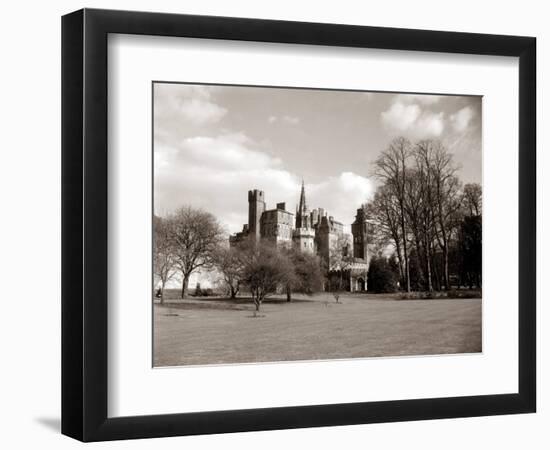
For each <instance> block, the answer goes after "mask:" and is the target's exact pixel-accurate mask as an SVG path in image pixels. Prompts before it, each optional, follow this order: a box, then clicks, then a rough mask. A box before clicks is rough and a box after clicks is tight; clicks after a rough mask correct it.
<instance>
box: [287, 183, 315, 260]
mask: <svg viewBox="0 0 550 450" xmlns="http://www.w3.org/2000/svg"><path fill="white" fill-rule="evenodd" d="M292 241H293V243H294V246H295V247H296V248H297V249H299V250H300V251H302V252H306V253H314V252H315V230H314V229H313V228H312V227H311V217H310V215H309V212H308V210H307V204H306V189H305V186H304V180H302V191H301V192H300V204H299V206H298V208H297V211H296V229H295V230H294V233H293V236H292Z"/></svg>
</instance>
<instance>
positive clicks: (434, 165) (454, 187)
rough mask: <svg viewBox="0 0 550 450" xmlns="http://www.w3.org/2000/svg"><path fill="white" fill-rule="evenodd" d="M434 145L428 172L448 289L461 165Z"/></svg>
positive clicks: (459, 201) (459, 205) (437, 234)
mask: <svg viewBox="0 0 550 450" xmlns="http://www.w3.org/2000/svg"><path fill="white" fill-rule="evenodd" d="M431 146H432V148H433V149H432V151H431V158H430V159H429V163H430V167H429V170H430V171H431V172H432V174H433V178H432V180H433V184H434V203H435V207H436V211H435V212H436V217H437V221H436V222H437V225H436V238H437V243H438V245H439V247H440V248H441V251H442V253H443V281H444V284H445V289H446V290H449V288H450V285H449V245H450V244H449V243H450V240H451V236H452V234H453V232H454V231H455V230H456V228H457V226H458V221H457V218H456V215H457V213H458V211H459V209H460V207H461V200H462V199H461V196H460V187H461V183H460V180H459V179H458V178H457V177H456V172H457V171H458V166H456V165H455V164H454V163H453V157H452V155H451V154H450V153H449V152H448V151H447V150H446V148H445V147H444V146H443V145H442V144H441V143H440V142H438V141H436V142H432V143H431Z"/></svg>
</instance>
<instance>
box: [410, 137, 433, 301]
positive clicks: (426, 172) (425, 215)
mask: <svg viewBox="0 0 550 450" xmlns="http://www.w3.org/2000/svg"><path fill="white" fill-rule="evenodd" d="M432 152H433V145H432V141H429V140H424V141H420V142H418V143H417V144H416V146H415V153H414V156H415V161H416V172H417V176H418V188H419V190H420V191H419V203H418V213H419V216H420V229H421V236H422V238H421V239H422V245H423V247H424V262H425V274H426V287H427V290H428V291H429V292H431V291H432V290H433V282H432V266H433V263H432V260H433V241H434V236H435V225H436V216H435V210H436V207H435V199H434V197H435V194H434V183H433V172H432V170H431V159H432Z"/></svg>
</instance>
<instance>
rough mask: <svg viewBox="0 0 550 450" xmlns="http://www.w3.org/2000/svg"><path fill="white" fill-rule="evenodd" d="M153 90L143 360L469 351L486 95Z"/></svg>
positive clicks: (476, 328) (478, 332) (161, 85)
mask: <svg viewBox="0 0 550 450" xmlns="http://www.w3.org/2000/svg"><path fill="white" fill-rule="evenodd" d="M152 90H153V92H152V95H153V97H152V98H153V111H152V127H153V143H152V144H153V145H152V147H153V148H152V152H153V211H152V222H153V239H152V242H153V261H152V285H153V286H152V308H153V323H152V326H153V355H152V360H153V366H154V367H167V366H192V365H194V366H197V365H200V366H202V365H220V364H243V363H267V362H284V361H319V360H337V359H351V358H372V357H400V356H420V355H448V354H472V353H480V352H481V351H482V97H480V96H466V95H450V94H439V93H400V92H369V91H351V90H333V89H313V88H288V87H264V86H237V85H208V84H189V83H180V82H164V81H155V82H153V84H152Z"/></svg>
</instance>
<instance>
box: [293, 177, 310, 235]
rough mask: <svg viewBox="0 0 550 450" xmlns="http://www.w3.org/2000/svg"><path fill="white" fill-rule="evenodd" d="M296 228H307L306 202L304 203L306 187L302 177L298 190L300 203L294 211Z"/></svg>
mask: <svg viewBox="0 0 550 450" xmlns="http://www.w3.org/2000/svg"><path fill="white" fill-rule="evenodd" d="M296 228H309V220H308V212H307V204H306V188H305V184H304V179H303V178H302V191H301V192H300V205H299V206H298V208H297V211H296Z"/></svg>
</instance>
